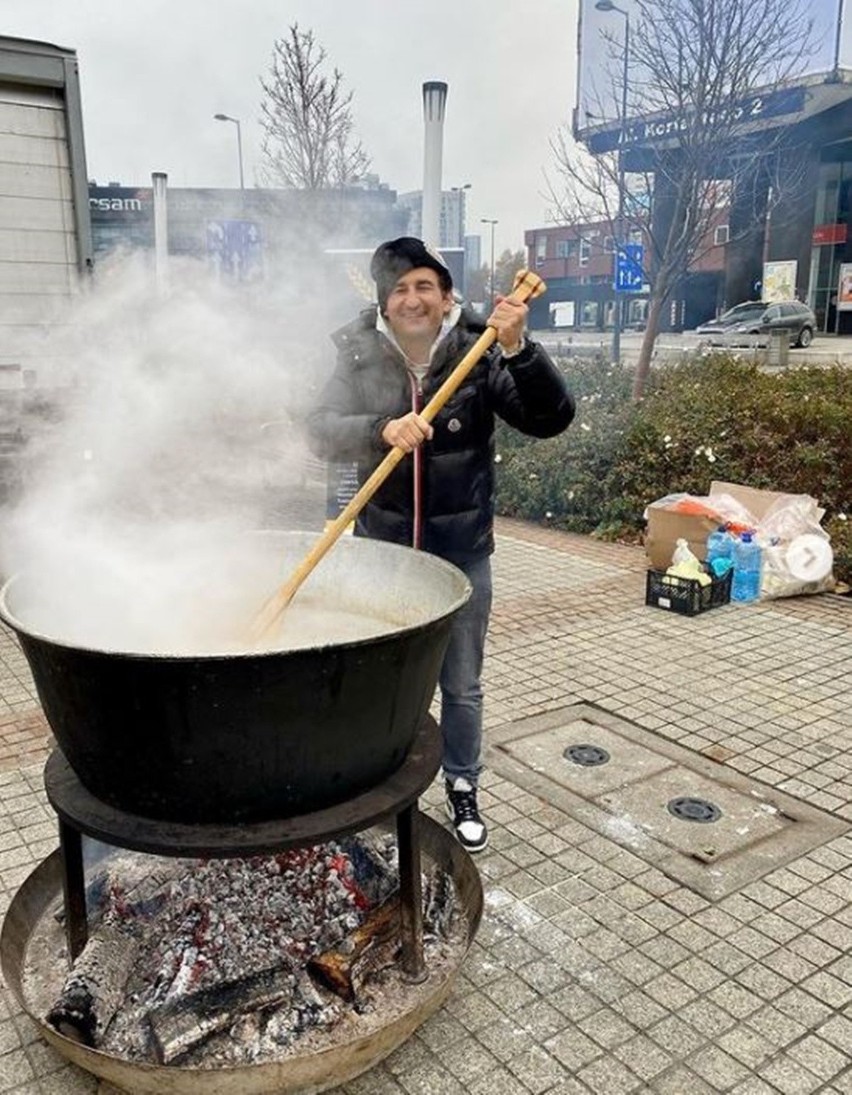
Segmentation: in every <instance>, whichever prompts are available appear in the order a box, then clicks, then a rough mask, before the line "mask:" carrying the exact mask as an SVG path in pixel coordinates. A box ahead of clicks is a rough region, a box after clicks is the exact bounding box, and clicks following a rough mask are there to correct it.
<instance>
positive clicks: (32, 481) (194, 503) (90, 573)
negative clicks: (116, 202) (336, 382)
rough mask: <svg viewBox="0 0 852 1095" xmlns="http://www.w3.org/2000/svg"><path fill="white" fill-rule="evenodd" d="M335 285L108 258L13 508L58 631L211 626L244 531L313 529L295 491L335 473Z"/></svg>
mask: <svg viewBox="0 0 852 1095" xmlns="http://www.w3.org/2000/svg"><path fill="white" fill-rule="evenodd" d="M321 300H322V294H318V293H309V292H305V291H304V290H303V292H302V294H301V295H300V297H299V298H298V299H295V298H294V296H293V295H288V294H287V293H286V292H285V291H284V290H283V289H282V288H279V287H273V288H269V287H266V288H262V289H261V288H258V287H256V286H252V287H250V288H249V287H234V286H228V285H220V284H217V283H216V282H215V281H214V280H212V278H211V276H210V274H209V272H208V270H207V268H206V267H204V266H203V265H202V264H200V263H194V262H189V261H187V262H183V263H180V262H176V261H174V260H173V261H172V263H171V266H170V270H169V282H168V289H167V290H160V291H158V288H157V286H156V284H155V283H154V280H153V278H152V275H151V270H150V268H149V266H148V265H147V264H146V262H145V261H143V260H142V259H141V258H139V257H133V256H130V257H127V256H125V257H123V258H120V259H116V260H112V261H109V262H107V263H105V264H103V265H101V266H99V269H98V277H97V284H96V286H95V288H94V289H93V290H92V291H91V292H90V293H87V294H85V295H84V296H82V297H81V298H80V299H79V302H78V305H77V307H76V308H75V310H74V312H73V314H72V316H71V322H70V324H69V326H68V327H67V328H66V329H65V330H64V331H63V332H62V334H61V335H56V336H52V337H53V341H52V343H51V345H49V346H46V347H44V353H45V357H46V358H47V357H49V358H51V359H52V360H53V361H54V363H55V364H54V366H53V370H52V375H48V374H46V375H42V374H41V372H40V374H39V382H40V386H44V387H46V388H47V389H48V390H49V391H50V401H51V404H52V405H53V406H54V407H55V408H56V407H58V413H57V414H48V415H46V416H43V417H42V418H41V419H39V422H38V429H37V430H36V431H35V432H33V433H32V435H31V437H30V441H29V444H28V446H27V450H26V454H25V457H24V460H23V487H22V491H21V496H20V498H19V499H17V500H16V502H15V503H14V504H13V505H12V506H11V507H10V508H9V510H8V512H6V513H5V514H4V520H3V531H2V542H0V558H1V559H2V568H3V573H4V575H5V576H7V577H8V576H9V575H11V574H14V573H16V572H18V571H25V572H28V573H30V574H37V575H38V587H39V590H40V591H41V592H42V593H43V597H42V596H40V597H39V599H38V604H35V603H33V604H31V605H29V606H28V609H27V611H28V613H32V614H33V617H32V618H33V620H35V619H37V620H38V623H39V626H41V627H43V628H44V629H45V631H46V632H47V633H48V634H56V633H57V631H58V632H59V633H60V634H61V635H63V636H66V637H67V636H70V637H72V638H75V637H79V636H81V635H82V636H85V637H86V638H87V639H89V640H91V641H98V642H100V643H103V644H105V645H108V646H115V647H117V648H127V646H126V644H127V642H134V641H136V642H141V641H143V640H144V641H146V642H149V641H150V642H152V641H154V635H155V633H157V632H161V633H162V631H163V628H164V626H172V624H174V625H175V626H177V623H176V621H182V623H181V626H183V625H185V624H186V625H188V621H189V620H190V618H194V619H195V621H196V623H195V626H198V622H199V621H200V620H202V619H204V617H205V616H209V613H204V612H200V613H199V611H198V605H199V601H198V598H199V597H202V598H203V599H206V594H204V593H203V592H202V591H203V590H205V589H209V588H210V586H211V584H212V583H213V582H221V581H222V580H223V576H224V575H227V576H228V580H231V579H233V578H234V576H235V572H236V568H235V567H234V566H233V561H234V560H233V555H232V551H233V542H234V541H233V538H234V536H235V535H236V534H238V533H241V532H244V531H245V530H248V529H256V528H262V527H269V526H271V525H276V526H278V527H286V526H288V525H289V527H302V528H305V527H308V526H306V524H305V520H304V516H305V515H304V513H302V514H301V515H298V514H297V515H294V514H293V512H292V507H291V506H290V505H289V502H290V500H291V499H293V498H294V497H295V496H296V495H297V494H298V492H299V490H300V488H301V487H302V485H303V483H304V480H305V475H306V472H307V471H308V470H312V474H313V476H314V478H315V479H316V478H317V477H318V476H321V474H322V469H320V468H316V467H315V466H313V467H312V465H311V463H310V461H309V459H308V456H307V447H306V445H305V442H304V436H303V433H302V421H303V416H304V410H305V408H306V406H307V405H308V403H309V401H310V399H311V398H312V394H313V391H314V390H315V389H316V386H317V384H318V383H319V382H320V380H321V374H322V372H323V370H324V369H325V368H326V367H327V362H328V361H329V358H330V354H331V346H330V343H329V341H328V327H327V324H325V322H324V315H323V314H322V313H321V311H320V307H319V302H321ZM312 301H315V302H318V303H317V304H315V305H314V306H313V307H311V302H312ZM315 493H316V492H315ZM288 514H289V516H288ZM311 516H312V518H313V520H314V522H315V523H314V527H315V528H316V529H319V527H320V526H321V521H322V517H323V514H322V512H321V510H320V511H319V512H317V513H316V514H315V516H314V515H313V514H312V515H311ZM207 567H209V568H210V569H209V573H210V579H209V580H207V578H206V577H205V568H207ZM268 592H270V593H271V592H272V590H269V591H268ZM246 607H248V606H246ZM169 621H171V624H170V623H169ZM25 622H28V621H25ZM174 638H175V636H172V639H174ZM170 645H171V643H170Z"/></svg>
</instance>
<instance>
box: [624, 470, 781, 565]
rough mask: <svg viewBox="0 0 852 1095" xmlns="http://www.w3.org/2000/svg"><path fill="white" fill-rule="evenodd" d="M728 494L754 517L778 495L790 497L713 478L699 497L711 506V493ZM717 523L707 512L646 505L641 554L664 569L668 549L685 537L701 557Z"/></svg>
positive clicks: (760, 513) (668, 561)
mask: <svg viewBox="0 0 852 1095" xmlns="http://www.w3.org/2000/svg"><path fill="white" fill-rule="evenodd" d="M720 494H729V495H730V496H731V497H732V498H735V499H736V500H737V502H739V503H740V504H741V505H742V506H744V507H745V508H746V509H747V510H748V512H749V513H750V514H751V515H752V517H754V519H755V521H756V522H757V521H760V519H761V518H762V517H763V515H764V514H765V513H766V512H767V510H768V509H769V507H770V506H771V505H772V504H773V503H774V502H777V501H778V499H779V498H785V497H790V496H789V495H786V494H784V493H781V492H779V491H773V490H757V489H756V488H755V487H746V486H742V485H741V484H739V483H724V482H721V481H719V480H716V479H714V480H713V482H712V483H711V484H710V494H709V495H708V496H707V498H705V499H703V501H705V502H707V503H708V504H709V505H711V506H712V504H713V497H714V496H717V495H720ZM718 527H719V521H717V520H714V519H713V518H712V517H709V516H699V515H696V514H691V513H677V512H676V511H674V510H667V509H659V508H657V507H655V506H649V507H648V523H647V528H646V531H645V554H646V555H647V556H648V559H649V561H650V563H651V566H652V567H653V568H654V569H655V570H665V569H666V568H667V567H669V566H671V561H672V553H673V552H674V549H675V545H676V544H677V541H678V540H680V539H683V540H686V542H687V543H688V544H689V549H690V551H691V552H692V553H693V555H695V556H696V558H698V559H701V560H702V561H703V560H704V557H705V556H706V554H707V537H708V536H709V535H710V533H711V532H712V531H713V530H714V529H715V528H718Z"/></svg>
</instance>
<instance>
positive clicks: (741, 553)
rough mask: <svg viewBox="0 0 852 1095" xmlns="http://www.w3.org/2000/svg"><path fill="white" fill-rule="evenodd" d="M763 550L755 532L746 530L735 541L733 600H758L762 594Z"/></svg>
mask: <svg viewBox="0 0 852 1095" xmlns="http://www.w3.org/2000/svg"><path fill="white" fill-rule="evenodd" d="M762 561H763V551H762V549H761V546H760V544H759V543H758V542H757V541H756V540H755V538H754V533H753V532H744V533H743V534H742V536H741V537H740V539H739V540H735V541H734V579H733V582H732V584H731V600H732V601H740V602H746V601H756V600H757V599H758V597H759V596H760V570H761V563H762Z"/></svg>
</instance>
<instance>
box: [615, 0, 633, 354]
mask: <svg viewBox="0 0 852 1095" xmlns="http://www.w3.org/2000/svg"><path fill="white" fill-rule="evenodd" d="M614 10H615V11H619V12H621V14H622V15H623V16H624V63H623V67H622V70H621V133H620V137H619V142H618V217H617V218H616V233H617V239H616V242H615V261H616V265H617V264H618V250H619V248H620V247H623V246H624V244H625V243H626V240H625V239H624V147H625V145H626V144H627V81H628V68H627V63H628V57H629V53H628V51H629V49H630V16H629V15H628V13H627V12H626V11H622V9H621V8H615V9H614ZM621 327H622V323H621V297H620V296H619V293H618V290H617V289H616V290H615V308H614V310H613V316H612V360H613V361H620V360H621Z"/></svg>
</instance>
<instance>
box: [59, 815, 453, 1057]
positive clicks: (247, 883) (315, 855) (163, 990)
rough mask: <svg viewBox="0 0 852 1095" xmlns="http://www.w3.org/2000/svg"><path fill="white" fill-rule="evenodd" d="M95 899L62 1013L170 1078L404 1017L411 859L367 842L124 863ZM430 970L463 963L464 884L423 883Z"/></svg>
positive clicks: (97, 888)
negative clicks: (402, 924)
mask: <svg viewBox="0 0 852 1095" xmlns="http://www.w3.org/2000/svg"><path fill="white" fill-rule="evenodd" d="M106 864H107V865H106V868H105V869H104V870H103V871H102V873H101V874H100V875H99V876H98V877H97V878H96V879H95V880H94V881H93V883H92V884H91V886H90V888H89V893H88V902H89V922H90V937H89V942H88V944H87V945H86V947H85V949H84V950H83V952H82V953H81V954H80V956H79V957H78V959H77V961H76V962H75V964H74V967H73V969H72V970H71V972H70V973H69V975H68V977H67V978H66V981H65V984H64V985H63V987H62V991H61V993H60V994H59V997H58V999H57V1000H56V1001H55V1003H54V1004H53V1006H52V1007H51V1009H50V1012H49V1014H48V1022H50V1023H51V1024H52V1025H53V1026H54V1027H55V1028H56V1029H57V1030H59V1031H60V1033H63V1034H65V1035H67V1036H69V1037H72V1038H74V1039H75V1040H77V1041H81V1042H84V1043H86V1044H87V1045H93V1046H96V1047H97V1048H99V1049H102V1050H104V1051H105V1052H107V1053H109V1054H112V1055H117V1056H120V1057H125V1058H128V1059H132V1060H147V1061H156V1062H159V1063H161V1064H169V1063H172V1062H175V1063H177V1064H181V1065H182V1064H194V1065H198V1064H209V1063H222V1064H224V1063H227V1064H234V1065H239V1064H246V1063H259V1062H262V1061H265V1060H273V1059H279V1058H280V1057H281V1056H282V1052H286V1051H287V1049H288V1048H289V1047H292V1046H294V1044H295V1043H297V1042H298V1043H299V1044H300V1045H301V1044H303V1043H304V1041H305V1039H310V1040H311V1041H312V1044H314V1043H316V1040H317V1039H325V1040H329V1041H335V1040H337V1039H339V1038H346V1037H347V1036H349V1035H351V1032H352V1029H353V1028H352V1024H353V1023H360V1022H362V1021H365V1020H366V1021H369V1019H370V1017H371V1016H373V1015H375V1016H376V1017H378V1018H379V1019H380V1022H381V1024H382V1025H384V1024H385V1023H386V1022H389V1021H390V1019H391V1018H393V1009H394V1006H395V1004H394V1000H395V998H397V997H398V998H399V1002H400V1004H402V1003H404V997H405V995H406V993H407V992H408V991H409V990H410V986H407V985H406V984H405V983H404V982H403V981H402V980H401V978H400V974H399V970H398V968H397V958H398V951H399V902H398V897H397V894H396V889H397V884H398V875H397V867H396V845H395V842H394V841H393V840H392V838H391V837H389V836H387V835H385V834H383V833H379V832H378V831H375V830H371V831H369V832H367V833H362V834H360V835H359V836H358V837H354V838H346V839H343V840H340V841H337V842H332V843H327V844H323V845H317V846H315V847H313V848H309V849H297V850H293V851H288V852H282V853H280V854H278V855H275V856H268V857H266V856H265V857H254V858H251V859H228V860H209V861H201V862H200V861H197V860H171V861H168V860H163V859H156V860H155V859H151V858H149V857H146V856H130V855H128V854H127V853H121V854H120V855H115V856H113V857H112V858H110V859H109V860H107V861H106ZM423 887H424V950H425V958H426V963H427V968H428V969H429V970H430V972H432V973H434V972H435V971H436V970H437V969H439V968H441V967H442V966H443V965H445V964H448V963H450V964H451V963H454V962H455V961H456V960H457V957H458V955H457V952H458V950H459V948H462V949H463V947H464V944H465V926H464V925H461V924H457V921H460V920H463V919H464V918H463V917H460V916H455V915H454V913H455V889H454V885H453V882H452V879H451V878H450V877H449V876H448V875H446V874H445V873H444V872H443V871H441V870H439V869H438V868H437V867H432V868H431V869H430V874H429V875H428V876H427V877H425V878H424V880H423Z"/></svg>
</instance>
